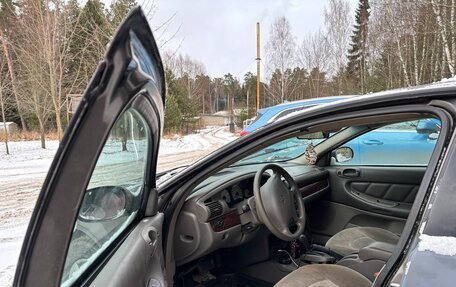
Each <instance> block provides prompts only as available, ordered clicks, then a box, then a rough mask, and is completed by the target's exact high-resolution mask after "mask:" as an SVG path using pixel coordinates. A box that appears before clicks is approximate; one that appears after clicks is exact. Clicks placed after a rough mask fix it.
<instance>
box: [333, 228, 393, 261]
mask: <svg viewBox="0 0 456 287" xmlns="http://www.w3.org/2000/svg"><path fill="white" fill-rule="evenodd" d="M375 242H380V243H388V244H392V245H397V243H398V242H399V236H398V235H396V234H394V233H392V232H391V231H388V230H386V229H382V228H377V227H351V228H347V229H344V230H342V231H340V232H338V233H336V234H335V235H334V236H333V237H331V238H330V239H329V240H328V242H326V248H329V249H331V250H333V251H336V252H337V253H339V254H341V255H348V254H351V253H358V252H359V250H360V249H362V248H364V247H367V246H368V245H371V244H372V243H375Z"/></svg>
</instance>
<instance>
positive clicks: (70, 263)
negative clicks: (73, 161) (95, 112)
mask: <svg viewBox="0 0 456 287" xmlns="http://www.w3.org/2000/svg"><path fill="white" fill-rule="evenodd" d="M149 145H150V134H149V129H148V126H147V124H146V122H145V121H144V119H143V118H142V116H141V115H140V114H139V113H137V112H136V111H135V110H132V109H130V110H127V111H126V112H124V114H122V116H120V117H119V119H118V120H117V121H116V123H115V125H114V127H113V128H112V130H111V133H110V136H109V138H108V140H107V141H106V143H105V145H104V147H103V150H102V151H101V154H100V156H99V158H98V161H97V164H96V166H95V169H94V171H93V173H92V176H91V179H90V182H89V184H88V187H87V190H86V192H85V195H84V199H83V201H82V204H81V207H80V208H79V214H78V218H77V220H76V223H75V226H74V230H73V235H72V238H71V242H70V246H69V249H68V254H67V258H66V261H65V269H64V272H63V277H62V285H64V286H68V285H71V284H72V283H73V282H74V281H75V280H76V279H77V278H78V277H79V276H80V275H81V274H82V272H84V271H85V270H86V269H87V268H88V267H89V266H90V264H91V263H93V262H94V260H95V259H96V258H97V257H98V256H99V255H100V253H101V252H103V250H105V249H106V248H107V247H108V246H109V245H110V244H111V243H112V242H113V241H114V240H115V239H116V237H117V236H118V235H119V234H120V233H121V232H122V231H123V230H125V228H126V227H127V226H128V225H129V224H130V223H131V222H132V221H133V219H134V218H135V217H136V214H137V212H138V210H139V207H140V203H141V202H140V201H141V196H140V195H141V192H142V189H143V186H144V181H145V169H146V163H147V158H148V154H149V152H148V151H149Z"/></svg>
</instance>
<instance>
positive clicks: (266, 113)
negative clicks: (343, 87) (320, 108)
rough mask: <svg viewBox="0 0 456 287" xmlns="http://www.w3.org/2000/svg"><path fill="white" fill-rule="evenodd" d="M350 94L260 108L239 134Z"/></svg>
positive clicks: (345, 97) (241, 134) (246, 133)
mask: <svg viewBox="0 0 456 287" xmlns="http://www.w3.org/2000/svg"><path fill="white" fill-rule="evenodd" d="M349 97H351V96H333V97H323V98H315V99H306V100H300V101H293V102H285V103H282V104H278V105H275V106H272V107H267V108H262V109H260V110H258V111H257V115H256V117H255V118H254V119H253V120H251V121H250V120H249V123H248V125H247V126H246V127H244V129H243V130H242V131H241V133H240V136H245V135H248V134H249V133H251V132H253V131H255V130H257V129H259V128H261V127H264V126H266V125H267V124H270V123H273V122H275V121H277V120H280V119H281V118H283V117H285V116H287V115H290V114H293V113H296V112H299V111H302V110H305V109H307V108H310V107H314V106H317V105H323V104H327V103H332V102H334V101H340V100H343V99H347V98H349Z"/></svg>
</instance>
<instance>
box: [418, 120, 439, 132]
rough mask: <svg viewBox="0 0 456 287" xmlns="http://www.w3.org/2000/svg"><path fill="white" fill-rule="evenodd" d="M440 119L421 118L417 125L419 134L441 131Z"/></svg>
mask: <svg viewBox="0 0 456 287" xmlns="http://www.w3.org/2000/svg"><path fill="white" fill-rule="evenodd" d="M440 127H441V125H440V121H438V120H435V119H423V120H419V121H418V124H417V126H416V132H417V133H419V134H427V135H430V134H436V133H439V132H440Z"/></svg>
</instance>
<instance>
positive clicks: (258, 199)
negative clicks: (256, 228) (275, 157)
mask: <svg viewBox="0 0 456 287" xmlns="http://www.w3.org/2000/svg"><path fill="white" fill-rule="evenodd" d="M267 170H272V176H271V177H270V178H269V179H268V181H266V183H265V184H264V185H263V186H261V178H262V177H263V174H264V173H265V172H266V171H267ZM282 178H284V179H285V181H286V183H287V184H288V185H287V184H285V183H284V182H283V181H282ZM253 194H254V198H255V207H256V211H257V214H258V217H259V219H260V221H262V222H263V223H264V224H265V225H266V227H267V228H268V229H269V230H270V231H271V232H272V233H273V234H274V235H275V236H277V237H278V238H280V239H282V240H286V241H292V240H295V239H297V238H298V237H299V235H301V234H302V233H303V232H304V227H305V225H306V212H305V208H304V203H303V200H302V196H301V193H300V192H299V188H298V185H297V184H296V182H295V181H294V179H293V178H292V177H291V175H290V174H289V173H288V172H287V171H286V170H284V169H283V168H282V167H280V166H278V165H276V164H267V165H265V166H264V167H263V168H262V169H261V170H259V171H258V172H257V173H256V175H255V179H254V181H253Z"/></svg>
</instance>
